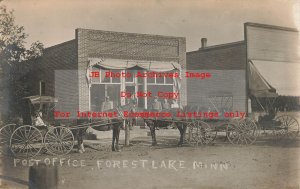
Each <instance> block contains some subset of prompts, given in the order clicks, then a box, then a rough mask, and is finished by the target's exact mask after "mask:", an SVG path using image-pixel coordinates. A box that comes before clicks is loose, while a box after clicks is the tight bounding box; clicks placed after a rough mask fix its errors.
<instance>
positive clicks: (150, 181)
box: [2, 128, 300, 189]
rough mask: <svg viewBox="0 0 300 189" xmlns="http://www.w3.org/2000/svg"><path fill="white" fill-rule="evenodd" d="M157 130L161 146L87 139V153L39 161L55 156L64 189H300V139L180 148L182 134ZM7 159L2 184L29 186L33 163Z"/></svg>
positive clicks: (145, 140)
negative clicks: (115, 145) (118, 147)
mask: <svg viewBox="0 0 300 189" xmlns="http://www.w3.org/2000/svg"><path fill="white" fill-rule="evenodd" d="M136 129H137V131H139V130H140V129H139V128H135V130H136ZM143 132H146V130H143ZM157 132H158V136H159V137H158V146H156V147H151V146H150V137H147V136H145V137H135V138H133V140H132V146H130V147H122V151H121V152H111V151H110V140H109V139H102V140H100V141H97V143H94V142H95V141H94V142H93V143H92V142H91V141H86V142H85V143H86V145H87V148H86V152H85V153H84V154H79V153H77V152H76V151H74V152H73V153H71V154H70V155H68V156H65V157H57V159H56V158H55V157H54V156H50V155H42V156H38V157H36V158H35V159H38V160H42V161H45V159H47V158H49V159H47V160H46V161H47V162H50V164H52V163H53V162H54V164H55V165H57V166H58V170H59V188H61V189H63V188H64V189H82V188H88V189H99V188H106V189H115V188H123V189H127V188H130V189H132V188H138V189H140V188H145V189H198V188H201V189H202V188H209V189H219V188H220V189H221V188H224V189H225V188H226V189H227V188H228V189H229V188H230V189H232V188H266V189H267V188H278V189H279V188H280V189H281V188H289V189H291V188H299V168H300V166H299V157H300V156H299V155H300V154H299V147H300V146H299V141H297V142H295V143H289V144H285V143H274V142H273V141H272V140H271V139H268V140H266V139H260V140H258V141H257V142H256V143H255V144H254V145H252V146H246V147H239V146H233V145H232V144H229V143H228V142H224V141H223V138H219V139H218V141H217V142H216V143H215V144H214V145H210V146H199V147H194V146H190V145H188V144H186V145H184V146H183V147H177V146H176V143H177V141H178V137H177V136H160V134H162V133H164V132H166V133H174V134H175V133H176V132H178V131H176V130H159V131H157ZM132 133H134V131H133V132H132ZM122 143H123V141H121V144H122ZM63 158H64V159H63ZM15 161H16V160H15ZM60 161H61V162H60ZM80 161H81V162H80ZM3 163H4V164H5V167H6V170H8V169H7V168H9V171H7V172H6V173H5V176H6V177H8V178H10V179H5V180H2V187H3V188H5V187H7V188H9V187H8V185H10V186H11V187H12V188H26V185H25V184H26V182H28V167H26V166H25V167H23V166H22V163H21V162H18V163H17V166H16V167H14V161H13V160H6V161H4V162H3ZM60 163H61V164H62V166H61V165H60ZM12 178H14V179H12ZM7 184H8V185H7Z"/></svg>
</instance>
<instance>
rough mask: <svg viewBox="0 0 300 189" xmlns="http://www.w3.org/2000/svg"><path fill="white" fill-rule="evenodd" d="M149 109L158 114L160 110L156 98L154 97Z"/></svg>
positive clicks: (160, 107) (159, 104)
mask: <svg viewBox="0 0 300 189" xmlns="http://www.w3.org/2000/svg"><path fill="white" fill-rule="evenodd" d="M151 109H152V110H153V111H158V112H160V111H161V110H162V106H161V102H159V101H158V97H157V96H155V97H154V101H153V102H152V104H151Z"/></svg>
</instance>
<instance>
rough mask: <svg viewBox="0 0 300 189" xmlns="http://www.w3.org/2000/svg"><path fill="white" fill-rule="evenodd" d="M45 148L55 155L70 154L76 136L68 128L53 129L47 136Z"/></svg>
mask: <svg viewBox="0 0 300 189" xmlns="http://www.w3.org/2000/svg"><path fill="white" fill-rule="evenodd" d="M44 142H45V147H46V149H47V151H48V152H49V153H51V154H53V155H65V154H68V153H69V152H70V151H71V150H72V149H73V146H74V135H73V133H72V131H71V130H70V129H68V128H66V127H53V128H50V129H49V131H48V132H47V133H46V135H45V141H44Z"/></svg>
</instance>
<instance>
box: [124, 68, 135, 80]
mask: <svg viewBox="0 0 300 189" xmlns="http://www.w3.org/2000/svg"><path fill="white" fill-rule="evenodd" d="M128 73H130V74H131V77H127V76H128ZM133 77H134V71H133V70H126V78H125V82H126V83H133Z"/></svg>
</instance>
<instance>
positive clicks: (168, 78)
mask: <svg viewBox="0 0 300 189" xmlns="http://www.w3.org/2000/svg"><path fill="white" fill-rule="evenodd" d="M168 73H170V76H171V73H172V74H173V72H168ZM172 83H173V78H172V77H166V84H172Z"/></svg>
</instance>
